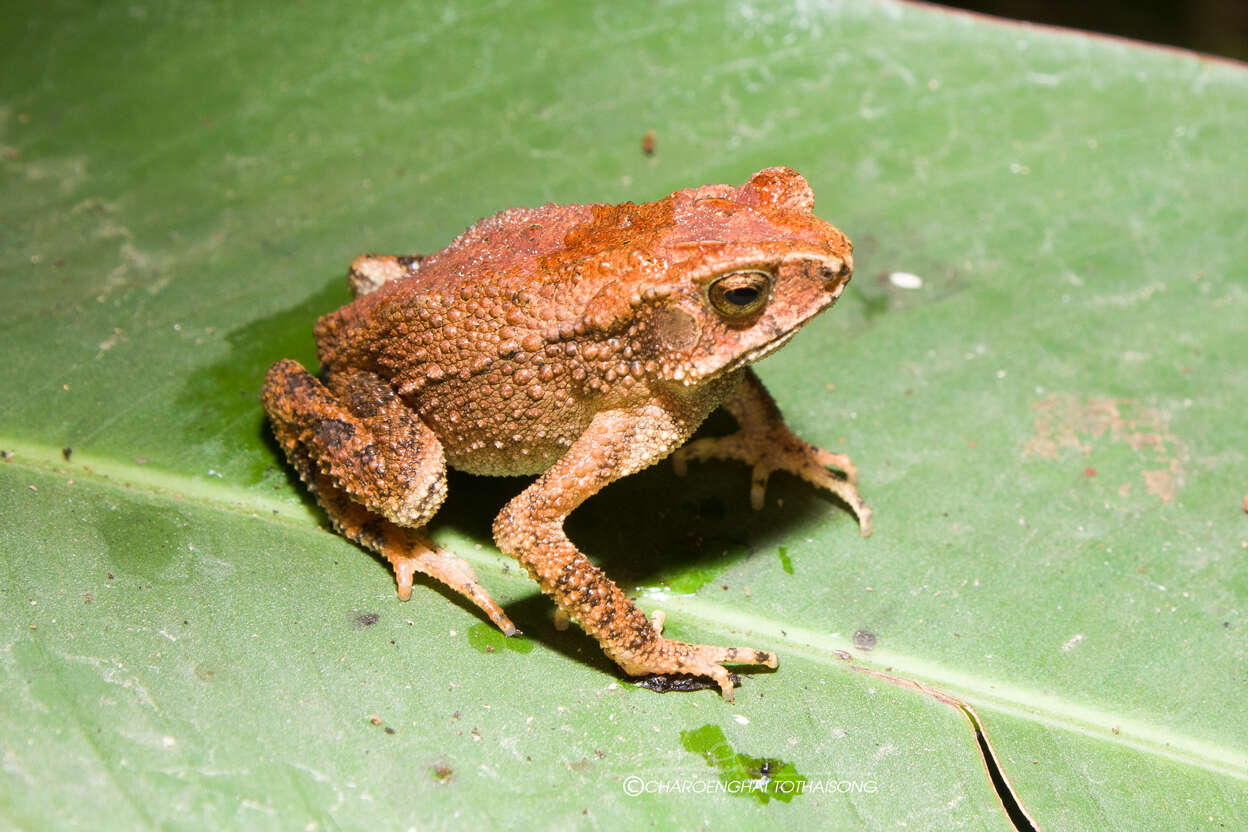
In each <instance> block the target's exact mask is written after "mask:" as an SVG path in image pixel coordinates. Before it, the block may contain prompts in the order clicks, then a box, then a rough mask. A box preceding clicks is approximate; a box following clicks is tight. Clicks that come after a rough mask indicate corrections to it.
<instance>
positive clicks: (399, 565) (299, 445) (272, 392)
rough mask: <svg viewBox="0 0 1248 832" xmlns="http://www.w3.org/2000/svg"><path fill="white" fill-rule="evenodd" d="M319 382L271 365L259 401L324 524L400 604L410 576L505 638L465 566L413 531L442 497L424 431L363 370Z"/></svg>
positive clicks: (500, 621)
mask: <svg viewBox="0 0 1248 832" xmlns="http://www.w3.org/2000/svg"><path fill="white" fill-rule="evenodd" d="M326 384H327V385H328V386H326ZM326 384H322V383H321V382H320V381H318V380H317V379H316V378H315V377H313V376H312V375H311V374H310V373H308V372H307V371H306V370H304V369H303V367H301V366H299V364H298V363H297V362H295V361H290V360H284V361H279V362H277V363H276V364H274V365H273V366H272V367H271V368H269V372H268V375H267V376H266V377H265V380H264V390H263V394H262V400H263V402H264V409H265V411H267V412H268V414H269V420H270V421H271V422H272V425H273V433H274V435H276V437H277V441H278V442H279V443H280V444H281V446H282V450H283V451H285V452H286V458H287V459H288V460H290V464H291V466H292V467H294V469H295V470H296V471H297V472H298V473H299V476H300V478H301V479H303V481H304V482H305V483H306V484H307V486H308V489H309V490H310V491H311V492H312V493H313V494H314V495H315V496H316V499H317V502H319V503H320V504H321V507H322V508H324V509H325V513H326V514H328V515H329V519H330V521H331V522H332V523H333V525H334V528H336V529H337V530H338V531H339V532H341V533H342V534H343V535H344V536H346V537H347V538H349V539H351V540H353V541H355V542H356V543H359V544H360V545H362V546H365V547H367V548H369V549H372V550H373V551H375V552H378V553H379V554H381V555H382V556H384V557H385V558H386V560H388V561H389V562H390V564H391V565H392V566H393V567H394V574H395V579H396V581H397V583H398V591H399V598H401V599H402V600H405V601H406V600H407V599H408V598H410V597H411V594H412V578H413V576H414V575H415V573H417V572H420V573H422V574H425V575H428V576H429V577H431V578H434V579H435V580H438V581H441V582H442V583H444V584H446V585H447V586H449V587H451V588H452V589H454V590H455V591H456V592H459V593H460V594H462V595H464V596H466V597H467V598H468V599H469V600H471V601H472V602H473V603H474V604H476V605H477V606H478V607H480V608H481V610H482V611H483V612H485V614H486V615H488V616H489V617H490V620H491V621H493V622H494V623H495V624H496V625H497V626H498V628H499V629H500V630H502V631H503V632H504V633H506V634H507V635H512V634H514V633H515V632H516V627H515V625H514V624H512V623H511V621H510V620H509V619H508V618H507V616H506V615H505V614H504V613H503V611H502V608H501V607H499V605H498V603H497V602H495V601H494V599H493V598H491V597H490V594H489V593H488V592H486V591H485V589H484V588H483V587H482V586H481V585H480V584H479V583H477V576H476V574H475V573H474V572H473V570H472V567H471V566H469V565H468V564H467V563H466V562H465V561H464V560H462V559H461V558H459V557H456V556H455V555H453V554H451V553H450V552H447V551H446V550H444V549H441V548H439V547H438V546H436V545H434V544H433V543H432V542H431V541H430V540H429V539H428V538H427V537H425V535H423V534H421V533H420V532H419V531H417V529H419V528H420V527H421V526H423V525H425V523H427V522H428V521H429V519H430V518H431V517H433V515H434V513H435V512H436V511H437V510H438V507H439V506H441V504H442V500H443V499H444V498H445V497H446V462H445V459H444V457H443V454H442V446H441V444H440V443H439V442H438V439H437V437H436V436H435V435H434V433H433V431H432V430H430V429H429V428H428V426H426V425H425V424H424V423H423V422H421V421H420V419H419V418H417V416H416V414H415V413H413V412H412V411H411V410H409V409H408V408H407V406H406V405H404V404H403V402H402V400H400V399H399V398H398V396H396V395H395V394H394V392H393V391H392V390H391V389H390V387H389V386H388V385H386V384H385V382H383V381H381V380H380V379H379V378H377V377H376V376H374V375H372V374H371V373H366V372H362V371H348V372H345V373H334V372H330V373H327V374H326Z"/></svg>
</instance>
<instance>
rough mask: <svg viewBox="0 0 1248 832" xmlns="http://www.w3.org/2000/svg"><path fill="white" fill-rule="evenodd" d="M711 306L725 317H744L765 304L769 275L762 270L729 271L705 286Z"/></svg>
mask: <svg viewBox="0 0 1248 832" xmlns="http://www.w3.org/2000/svg"><path fill="white" fill-rule="evenodd" d="M706 294H707V297H709V298H710V300H711V306H714V307H715V311H716V312H718V313H719V314H721V315H723V316H724V317H725V318H746V317H749V316H750V315H753V314H754V313H755V312H758V311H759V310H760V309H762V308H763V307H764V306H766V305H767V298H768V297H769V296H770V295H771V275H770V274H768V273H767V272H762V271H753V270H752V271H746V272H731V273H729V274H726V275H723V276H722V277H717V278H715V280H714V282H713V283H711V285H710V286H708V287H707V290H706Z"/></svg>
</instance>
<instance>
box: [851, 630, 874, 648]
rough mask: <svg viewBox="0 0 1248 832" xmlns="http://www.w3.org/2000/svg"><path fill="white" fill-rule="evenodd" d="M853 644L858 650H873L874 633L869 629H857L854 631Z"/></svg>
mask: <svg viewBox="0 0 1248 832" xmlns="http://www.w3.org/2000/svg"><path fill="white" fill-rule="evenodd" d="M854 646H855V647H857V648H858V649H859V650H874V649H875V633H873V632H871V631H870V630H859V631H858V632H856V633H854Z"/></svg>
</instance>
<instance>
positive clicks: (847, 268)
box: [820, 259, 854, 289]
mask: <svg viewBox="0 0 1248 832" xmlns="http://www.w3.org/2000/svg"><path fill="white" fill-rule="evenodd" d="M853 273H854V266H853V263H852V262H851V261H850V260H848V259H845V260H842V261H840V262H839V263H825V264H824V265H823V267H822V269H820V276H821V277H822V278H823V280H824V282H825V283H828V284H829V286H828V288H829V289H833V288H836V284H843V283H846V282H848V281H849V278H850V275H852V274H853Z"/></svg>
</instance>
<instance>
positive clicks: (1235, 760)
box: [0, 437, 1248, 781]
mask: <svg viewBox="0 0 1248 832" xmlns="http://www.w3.org/2000/svg"><path fill="white" fill-rule="evenodd" d="M0 448H3V449H5V450H6V451H9V452H10V453H12V454H13V456H12V457H11V458H10V459H9V461H8V462H7V463H6V464H7V465H10V466H15V467H18V468H22V469H26V470H30V471H34V472H40V473H45V474H47V473H50V474H59V475H63V476H68V475H69V474H70V473H71V469H72V474H73V477H75V478H89V479H90V480H92V481H94V482H97V483H100V484H103V485H105V486H108V487H112V488H118V489H137V490H140V491H144V492H146V493H147V494H149V495H150V496H152V497H156V498H159V499H167V500H170V501H171V502H181V503H190V504H192V505H197V506H201V507H204V508H209V509H214V510H218V511H225V512H229V513H231V514H239V515H245V516H247V517H250V518H253V519H258V520H263V521H266V522H275V523H278V524H280V525H282V526H284V527H290V528H297V529H303V530H305V531H306V530H307V526H306V524H307V523H308V522H316V521H317V519H318V518H317V515H316V513H315V512H313V511H312V510H311V509H310V508H308V506H306V505H305V504H303V503H297V502H293V501H291V500H289V499H279V498H272V497H268V496H266V495H264V494H263V493H260V492H250V491H240V490H239V489H237V488H235V487H233V486H231V485H229V484H228V483H225V482H222V483H220V484H218V483H213V482H209V481H205V480H202V479H195V478H188V477H187V476H185V475H183V474H175V473H170V472H168V471H164V470H161V469H159V468H156V467H152V466H146V465H143V466H141V465H136V464H131V463H125V462H120V461H117V460H114V459H110V458H107V457H99V456H93V455H90V454H82V455H79V454H78V453H77V452H75V453H74V455H73V458H72V462H66V461H64V460H63V459H62V458H61V451H60V449H56V448H51V447H49V446H47V445H44V444H41V443H32V442H27V441H22V440H17V439H12V438H7V437H0ZM462 557H464V559H465V560H467V561H469V562H471V563H472V564H473V565H474V567H483V566H486V565H487V564H489V563H490V560H489V559H490V558H496V557H497V554H496V553H492V552H491V550H489V549H483V550H468V551H467V552H465V553H463V554H462ZM500 577H501V578H502V579H503V580H507V581H509V582H514V583H515V584H517V585H518V586H527V587H529V588H530V590H531V592H530V594H531V595H535V594H537V593H538V590H537V589H536V588H535V587H533V585H532V584H531V583H529V582H527V581H522V580H520V579H519V578H518V577H509V576H506V575H504V576H500ZM523 597H526V596H523V595H522V594H516V600H523ZM661 599H662V602H663V605H664V607H665V611H667V612H679V613H680V618H681V619H682V620H683V621H685V622H691V623H694V624H695V625H698V626H700V627H702V628H705V629H708V630H714V631H716V632H722V631H724V630H735V631H737V632H741V633H749V635H750V637H751V638H753V639H754V640H756V641H759V642H760V643H762V642H765V641H768V640H769V641H771V642H772V643H773V644H774V645H775V646H782V647H783V649H784V650H786V651H788V652H791V653H795V654H799V655H801V656H803V657H804V658H806V659H809V660H813V661H816V662H819V663H822V664H825V665H828V666H840V665H844V664H845V663H846V662H847V661H854V662H855V663H858V664H864V665H865V666H872V667H874V666H875V665H879V668H876V669H882V668H885V667H886V668H889V672H890V673H891V674H893V675H898V676H903V677H906V678H911V679H914V680H917V681H921V682H923V683H924V684H925V685H928V686H931V687H937V688H939V689H941V690H943V691H944V692H946V693H950V694H953V695H955V696H957V697H959V698H961V699H965V700H967V701H969V702H972V703H973V704H975V705H976V706H977V707H978V708H981V709H987V710H992V711H997V712H999V713H1002V714H1006V715H1009V716H1013V717H1015V718H1018V719H1020V720H1024V721H1029V722H1035V723H1039V724H1042V725H1045V726H1048V727H1051V728H1057V729H1061V730H1065V731H1071V732H1074V733H1078V734H1082V735H1084V736H1087V737H1089V738H1091V739H1095V740H1098V741H1101V742H1108V743H1111V744H1113V745H1118V746H1122V747H1125V748H1130V749H1133V750H1135V751H1139V752H1143V753H1146V754H1152V755H1155V756H1158V757H1162V758H1165V759H1168V760H1171V761H1174V762H1177V763H1180V764H1183V765H1186V766H1191V767H1193V768H1198V769H1201V770H1204V771H1207V772H1210V773H1213V774H1219V775H1223V776H1226V777H1232V778H1234V779H1237V780H1243V781H1248V754H1245V753H1243V752H1240V751H1238V750H1236V749H1233V748H1227V747H1224V746H1221V745H1218V744H1216V743H1211V742H1207V741H1204V740H1199V739H1196V738H1194V737H1189V736H1187V735H1184V734H1181V733H1177V732H1175V731H1173V730H1172V729H1170V728H1168V727H1166V726H1162V725H1157V724H1154V723H1152V722H1148V721H1143V720H1137V719H1131V718H1126V717H1123V716H1121V715H1118V714H1113V713H1110V712H1107V711H1104V710H1101V709H1099V708H1095V707H1091V706H1088V705H1084V704H1081V703H1076V702H1071V701H1068V700H1065V699H1063V698H1061V697H1058V696H1054V695H1052V694H1048V693H1043V692H1039V691H1036V690H1034V689H1030V688H1025V687H1020V686H1017V685H1011V684H1006V683H1002V682H998V681H994V680H991V679H986V678H983V677H975V676H971V675H968V674H966V673H963V672H961V671H958V670H955V669H951V668H948V667H946V666H944V665H941V664H939V663H936V662H932V661H928V660H926V659H923V658H920V657H916V656H912V655H908V654H903V653H895V652H891V651H888V650H884V649H879V648H877V649H875V650H873V651H872V652H871V661H870V662H868V663H863V662H861V661H860V658H859V656H858V655H857V654H855V653H854V652H853V645H852V643H851V642H850V641H848V640H847V639H844V638H842V637H840V636H839V635H838V634H828V633H824V632H821V631H818V630H811V629H808V628H804V627H801V626H794V625H792V624H790V623H787V622H782V621H778V620H775V619H771V618H768V617H765V616H760V615H755V614H751V613H748V612H742V611H739V610H736V609H733V608H729V607H725V606H722V605H721V604H718V603H715V602H711V601H707V600H705V599H702V598H699V597H697V596H696V595H683V596H682V595H671V594H667V593H664V594H662V595H661ZM769 646H771V645H769ZM845 656H850V657H851V658H849V659H846V658H845ZM1108 725H1113V726H1117V727H1118V729H1119V733H1117V734H1115V733H1113V731H1112V730H1110V729H1108V728H1106V727H1105V726H1108Z"/></svg>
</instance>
